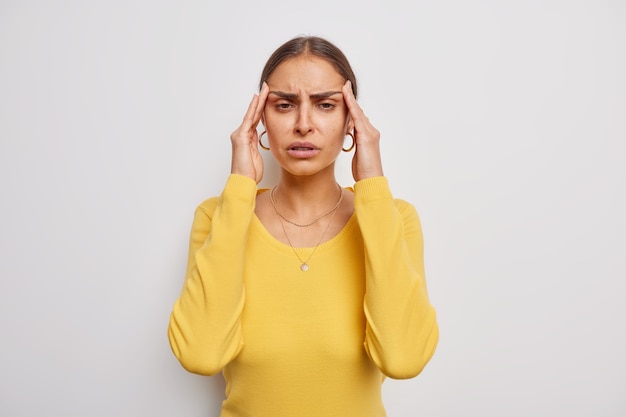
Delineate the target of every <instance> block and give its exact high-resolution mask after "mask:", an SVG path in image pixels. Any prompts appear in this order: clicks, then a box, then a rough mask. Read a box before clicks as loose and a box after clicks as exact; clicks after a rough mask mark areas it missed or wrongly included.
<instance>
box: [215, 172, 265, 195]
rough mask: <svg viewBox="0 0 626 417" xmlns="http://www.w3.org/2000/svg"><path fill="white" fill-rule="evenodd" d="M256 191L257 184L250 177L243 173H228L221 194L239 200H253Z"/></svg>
mask: <svg viewBox="0 0 626 417" xmlns="http://www.w3.org/2000/svg"><path fill="white" fill-rule="evenodd" d="M256 193H257V184H256V181H254V180H253V179H252V178H250V177H246V176H245V175H239V174H230V175H229V176H228V179H227V180H226V186H225V187H224V192H223V195H224V196H228V197H231V198H236V199H239V200H250V199H253V200H254V199H255V197H256Z"/></svg>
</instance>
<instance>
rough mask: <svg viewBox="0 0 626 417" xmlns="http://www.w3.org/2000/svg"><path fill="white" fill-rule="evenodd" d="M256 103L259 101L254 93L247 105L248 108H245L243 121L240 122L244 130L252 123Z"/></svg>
mask: <svg viewBox="0 0 626 417" xmlns="http://www.w3.org/2000/svg"><path fill="white" fill-rule="evenodd" d="M258 103H259V96H258V95H256V94H255V95H254V96H253V97H252V100H250V104H249V105H248V110H246V114H245V116H244V117H243V123H242V124H241V128H242V130H244V131H246V130H248V129H250V128H251V127H252V126H253V125H254V116H255V112H256V108H257V104H258Z"/></svg>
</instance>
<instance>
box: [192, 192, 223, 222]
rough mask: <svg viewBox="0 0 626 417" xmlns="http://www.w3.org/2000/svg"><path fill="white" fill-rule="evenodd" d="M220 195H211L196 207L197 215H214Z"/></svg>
mask: <svg viewBox="0 0 626 417" xmlns="http://www.w3.org/2000/svg"><path fill="white" fill-rule="evenodd" d="M218 200H219V197H209V198H207V199H206V200H204V201H203V202H202V203H200V204H199V205H198V207H196V216H205V217H209V218H210V217H212V216H213V213H214V212H215V208H216V207H217V203H218Z"/></svg>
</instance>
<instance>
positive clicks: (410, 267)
mask: <svg viewBox="0 0 626 417" xmlns="http://www.w3.org/2000/svg"><path fill="white" fill-rule="evenodd" d="M354 189H355V204H354V206H355V212H356V216H357V219H358V222H359V227H360V228H361V233H362V236H363V244H364V250H365V271H366V281H365V282H366V293H365V300H364V311H365V317H366V333H365V349H366V351H367V352H368V354H369V356H370V358H371V359H372V361H373V362H374V363H375V364H376V366H378V368H379V369H380V370H381V372H383V373H384V374H385V375H387V376H389V377H391V378H397V379H401V378H411V377H414V376H416V375H417V374H419V373H420V372H421V371H422V369H423V368H424V366H425V365H426V364H427V363H428V361H429V360H430V359H431V357H432V355H433V354H434V351H435V348H436V346H437V342H438V339H439V328H438V325H437V320H436V314H435V309H434V308H433V306H432V305H431V303H430V301H429V299H428V292H427V288H426V281H425V277H424V260H423V240H422V230H421V225H420V221H419V217H418V215H417V212H416V211H415V209H414V208H413V206H412V205H410V204H409V203H406V202H404V201H402V200H394V199H393V198H392V195H391V192H390V191H389V186H388V183H387V180H386V178H385V177H375V178H369V179H365V180H361V181H359V182H357V183H356V184H355V186H354Z"/></svg>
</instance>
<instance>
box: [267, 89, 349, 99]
mask: <svg viewBox="0 0 626 417" xmlns="http://www.w3.org/2000/svg"><path fill="white" fill-rule="evenodd" d="M268 94H276V95H277V96H278V97H280V98H284V99H287V100H295V99H297V98H298V97H299V96H298V94H296V93H286V92H284V91H270V92H269V93H268ZM335 94H343V93H342V92H341V91H325V92H323V93H317V94H311V95H310V96H309V97H310V98H312V99H314V100H319V99H324V98H328V97H331V96H334V95H335Z"/></svg>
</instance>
